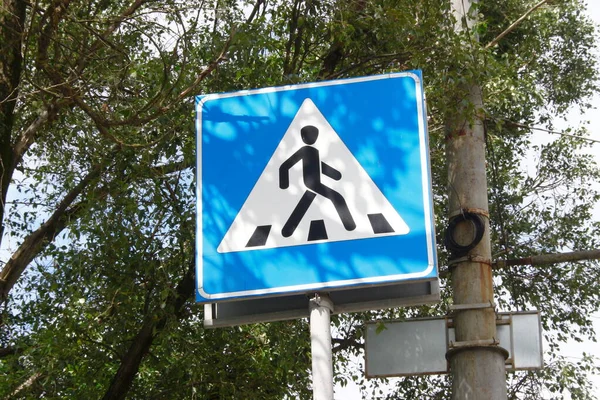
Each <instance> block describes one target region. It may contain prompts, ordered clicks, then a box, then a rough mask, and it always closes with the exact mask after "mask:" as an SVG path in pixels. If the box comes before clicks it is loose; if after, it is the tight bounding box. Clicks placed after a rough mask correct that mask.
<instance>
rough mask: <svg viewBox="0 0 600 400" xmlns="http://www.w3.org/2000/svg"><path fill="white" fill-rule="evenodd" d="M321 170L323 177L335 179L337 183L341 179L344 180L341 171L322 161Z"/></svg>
mask: <svg viewBox="0 0 600 400" xmlns="http://www.w3.org/2000/svg"><path fill="white" fill-rule="evenodd" d="M321 170H322V171H323V175H327V176H328V177H330V178H331V179H334V180H336V181H339V180H340V179H342V173H341V172H340V171H338V170H337V169H335V168H333V167H332V166H330V165H327V164H325V163H324V162H322V161H321Z"/></svg>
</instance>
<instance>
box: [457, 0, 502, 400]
mask: <svg viewBox="0 0 600 400" xmlns="http://www.w3.org/2000/svg"><path fill="white" fill-rule="evenodd" d="M473 3H474V1H472V0H452V6H453V9H454V13H455V16H456V19H457V21H458V22H459V23H460V24H461V25H466V27H467V29H468V28H470V27H471V26H472V23H473V20H472V19H471V18H470V16H469V14H468V12H469V10H470V9H471V6H472V4H473ZM465 23H466V24H465ZM457 28H458V29H462V26H461V27H457ZM468 85H469V86H466V87H465V89H466V92H467V100H468V101H469V102H470V103H471V104H472V105H473V106H474V109H475V112H476V114H475V115H472V116H471V119H470V118H468V116H466V115H465V110H461V109H459V110H457V112H456V114H455V115H456V116H455V117H454V120H451V121H447V124H446V127H447V137H448V139H447V143H446V156H447V162H448V184H449V189H448V190H449V192H448V193H449V195H448V203H449V204H448V206H449V213H450V215H449V218H450V220H451V221H452V219H453V218H461V217H462V218H461V219H460V220H459V221H461V222H458V223H457V224H455V227H454V232H452V233H453V239H454V240H455V241H456V242H457V243H459V244H460V245H462V244H465V245H466V244H467V243H470V242H473V243H474V242H475V241H474V240H473V238H474V230H475V229H476V226H475V224H474V223H472V221H469V220H468V219H466V218H464V216H465V215H466V214H468V215H470V216H471V217H473V218H474V219H475V220H477V221H479V222H480V223H481V226H480V227H479V230H483V236H482V237H481V239H480V241H479V242H478V244H476V245H475V247H473V248H471V249H470V250H466V254H460V255H459V256H455V257H453V259H452V260H451V261H450V269H451V271H452V287H453V290H454V294H453V300H454V316H453V320H454V329H455V334H456V342H455V343H454V344H453V346H452V347H451V348H450V350H449V351H448V353H447V354H446V357H447V359H448V360H449V362H450V369H451V373H452V379H453V381H452V398H453V399H455V400H463V399H465V400H466V399H469V400H473V399H481V400H505V399H506V398H507V389H506V370H505V359H506V357H507V355H508V353H507V352H506V350H504V349H502V348H501V347H499V346H498V342H497V340H496V339H497V337H498V336H497V334H496V314H495V309H494V303H493V301H494V292H493V281H492V267H491V257H492V255H491V244H490V236H489V216H488V197H487V178H486V165H485V163H486V161H485V136H484V129H483V121H482V120H481V119H480V115H482V114H481V110H482V109H483V100H482V97H481V89H480V87H479V86H478V85H477V82H469V83H468Z"/></svg>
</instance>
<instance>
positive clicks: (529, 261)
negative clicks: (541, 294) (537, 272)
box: [492, 250, 600, 268]
mask: <svg viewBox="0 0 600 400" xmlns="http://www.w3.org/2000/svg"><path fill="white" fill-rule="evenodd" d="M583 260H600V250H587V251H573V252H570V253H554V254H541V255H537V256H532V257H525V258H517V259H515V260H498V261H496V262H495V263H493V264H492V266H493V267H495V268H506V267H512V266H515V265H531V266H534V267H535V266H538V265H546V264H558V263H564V262H573V261H583Z"/></svg>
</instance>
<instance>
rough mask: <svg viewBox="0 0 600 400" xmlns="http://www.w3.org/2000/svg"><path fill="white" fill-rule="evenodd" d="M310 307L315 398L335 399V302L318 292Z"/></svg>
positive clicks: (318, 399) (323, 399) (316, 399)
mask: <svg viewBox="0 0 600 400" xmlns="http://www.w3.org/2000/svg"><path fill="white" fill-rule="evenodd" d="M309 308H310V350H311V353H312V372H313V399H314V400H333V361H332V360H333V356H332V349H331V312H332V311H333V303H332V302H331V299H330V298H329V296H327V295H321V294H318V293H316V294H315V295H314V297H313V298H311V299H310V301H309Z"/></svg>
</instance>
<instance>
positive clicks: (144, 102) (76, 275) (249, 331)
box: [0, 0, 600, 399]
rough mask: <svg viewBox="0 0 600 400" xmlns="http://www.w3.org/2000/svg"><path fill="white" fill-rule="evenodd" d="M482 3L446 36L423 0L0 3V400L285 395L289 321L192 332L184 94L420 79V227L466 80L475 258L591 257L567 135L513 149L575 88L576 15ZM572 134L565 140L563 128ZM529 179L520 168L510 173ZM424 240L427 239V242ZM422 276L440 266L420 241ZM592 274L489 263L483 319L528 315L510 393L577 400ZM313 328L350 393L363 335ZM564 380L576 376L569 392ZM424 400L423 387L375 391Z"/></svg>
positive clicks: (584, 79) (585, 78)
mask: <svg viewBox="0 0 600 400" xmlns="http://www.w3.org/2000/svg"><path fill="white" fill-rule="evenodd" d="M535 3H538V1H532V0H518V1H517V0H499V1H494V2H491V1H490V2H488V1H482V2H480V5H479V6H478V7H477V8H476V9H474V10H472V12H473V13H475V15H477V16H478V18H477V20H478V22H477V24H476V25H475V26H474V27H473V29H472V30H470V31H469V32H468V34H458V33H456V32H455V30H454V26H455V23H456V21H455V20H454V18H453V17H452V13H451V11H450V4H449V1H446V0H427V1H422V0H408V1H407V0H403V1H400V0H350V1H347V0H293V1H284V0H281V1H278V0H272V1H266V0H252V1H245V0H206V1H201V0H196V1H180V0H168V1H153V0H97V1H95V0H91V1H77V0H36V1H34V2H26V1H23V0H4V1H3V2H2V7H1V8H0V160H1V163H0V177H1V179H0V188H1V191H0V193H1V198H0V200H1V201H0V223H1V225H0V240H1V245H2V247H1V249H2V253H0V255H1V259H0V267H1V268H2V271H1V272H0V279H1V280H0V295H1V297H2V301H3V309H2V314H1V321H0V323H1V331H0V347H1V348H2V349H1V352H0V357H1V358H0V374H2V378H3V379H1V382H0V395H2V396H3V397H10V398H35V397H44V398H99V397H104V398H107V399H109V398H110V399H112V398H115V399H116V398H124V397H125V396H128V397H129V398H143V399H152V398H157V399H158V398H208V399H212V398H260V399H263V398H264V399H269V398H273V399H280V398H286V397H287V398H308V397H310V390H309V388H310V381H309V368H310V362H309V359H310V354H309V343H308V333H307V330H308V329H307V326H306V325H307V324H306V321H291V322H280V323H272V324H257V325H251V326H244V327H237V328H228V329H218V330H206V329H204V328H203V327H202V313H203V310H202V308H201V307H199V306H198V305H196V304H194V302H193V292H194V257H195V252H194V246H195V226H194V215H195V201H196V199H195V172H194V165H195V133H194V114H193V112H194V111H193V96H194V95H198V94H207V93H214V92H224V91H232V90H238V89H249V88H257V87H265V86H273V85H284V84H290V83H298V82H309V81H315V80H323V79H337V78H344V77H351V76H362V75H369V74H376V73H386V72H395V71H401V70H406V69H416V68H418V69H422V70H423V73H424V77H425V84H426V93H427V98H428V119H429V120H428V123H429V134H430V152H431V162H432V174H433V178H434V179H433V181H434V182H433V191H434V199H435V211H436V221H437V224H438V227H437V231H438V232H443V230H444V225H445V217H444V216H445V215H447V209H446V198H447V191H448V189H447V180H446V172H445V162H446V160H445V155H444V143H445V137H444V129H443V127H444V122H445V121H446V120H448V119H449V118H450V117H451V116H452V115H453V114H454V113H456V110H457V108H458V106H459V105H460V106H461V107H460V108H461V109H466V110H467V112H472V111H473V108H472V107H470V106H469V104H465V98H466V96H465V95H466V94H465V93H464V91H463V90H464V89H463V88H464V87H465V86H464V83H465V82H472V81H476V82H478V83H479V85H480V87H481V90H482V94H483V99H484V115H479V114H477V115H475V114H474V113H472V114H471V115H470V116H469V117H470V118H471V119H473V118H482V119H483V120H484V121H485V126H486V137H487V139H486V140H487V149H488V171H487V173H488V181H489V195H490V220H491V229H492V232H491V234H492V241H493V243H492V245H493V252H494V257H497V258H518V257H522V256H527V255H532V254H539V253H553V252H560V251H565V250H567V249H568V250H589V249H597V248H599V246H600V224H599V223H598V222H594V221H593V218H592V209H593V206H594V205H595V204H596V203H597V201H598V199H599V195H598V193H597V192H596V191H595V190H593V188H591V187H590V184H589V183H590V182H598V181H599V178H600V174H599V172H598V170H597V168H596V166H595V164H594V162H593V159H592V158H591V156H590V155H589V153H585V152H582V149H585V148H586V146H587V143H588V142H586V141H585V140H581V139H574V138H569V137H561V138H559V139H558V140H555V141H552V142H550V143H548V144H542V145H535V144H534V143H533V141H532V140H533V133H532V132H533V131H532V130H531V129H529V128H528V127H529V126H532V125H543V126H546V127H548V128H552V123H553V120H554V119H555V118H556V117H557V116H558V117H560V116H564V115H566V112H568V111H569V110H571V109H572V108H574V107H583V108H585V107H587V106H589V104H588V102H589V99H590V96H591V95H592V94H593V93H594V92H595V91H596V90H597V64H596V59H595V57H594V53H593V52H594V49H595V41H596V36H595V35H596V34H595V29H594V27H593V26H592V24H591V22H590V21H589V20H588V19H587V18H586V17H585V16H584V4H583V2H582V1H580V0H565V1H548V2H546V4H544V5H542V6H541V7H539V8H538V9H536V10H535V11H533V12H531V14H530V15H529V16H528V17H527V18H525V19H524V20H523V21H522V22H521V23H519V24H518V25H517V26H516V27H515V28H514V29H512V30H511V31H510V32H508V34H507V35H505V36H503V37H502V38H501V39H500V40H498V43H497V44H494V45H490V46H487V44H489V43H493V41H494V39H496V38H498V37H499V35H500V34H501V33H502V32H504V31H505V30H506V29H507V28H508V27H509V26H510V25H511V24H512V23H513V22H514V21H516V20H518V19H519V18H520V17H521V16H523V15H524V14H525V13H527V11H528V10H530V9H531V8H532V7H533V6H534V5H535ZM572 133H576V134H577V135H580V136H585V135H586V132H583V131H581V132H572ZM532 155H533V156H534V157H535V160H536V163H537V164H536V165H535V166H534V167H533V168H531V167H529V169H528V167H527V166H526V165H524V164H523V162H522V160H523V159H524V158H526V157H531V156H532ZM438 242H439V243H441V240H438ZM438 253H439V255H440V265H442V266H443V265H445V261H446V254H445V251H444V249H443V248H440V249H439V252H438ZM599 275H600V272H599V268H598V263H597V262H592V261H590V262H584V263H569V264H558V265H553V266H549V267H544V268H534V267H518V268H508V269H503V270H499V271H498V272H497V278H496V282H497V283H498V286H497V298H498V303H499V304H500V305H501V307H502V308H503V309H504V310H512V311H514V310H523V309H532V308H537V309H539V310H541V311H542V316H543V326H544V329H545V332H546V335H547V337H548V339H549V343H550V349H549V353H548V356H547V357H549V360H550V362H549V363H548V367H547V369H545V370H543V371H541V372H537V373H519V374H515V375H511V377H510V379H509V381H510V384H511V386H510V393H511V396H513V397H514V398H539V397H543V396H545V397H549V396H552V394H551V393H554V394H555V395H558V396H560V395H561V393H562V392H563V391H565V390H569V391H571V392H572V393H573V394H574V395H576V396H578V397H579V398H586V397H589V396H590V387H589V386H587V385H586V384H585V374H586V373H589V372H590V371H589V368H591V367H590V365H593V363H594V361H593V360H590V359H585V360H584V362H582V363H580V364H578V365H577V364H569V363H565V361H564V360H561V359H559V358H558V349H559V346H560V343H563V342H564V341H565V340H567V339H568V338H576V339H581V338H584V337H589V336H592V335H593V330H592V324H591V320H590V314H591V313H592V312H597V311H598V309H600V293H599V289H598V287H597V285H596V282H597V281H598V278H599ZM442 287H443V289H444V293H443V295H444V300H443V301H442V302H441V303H440V304H438V305H436V306H434V307H417V308H411V309H396V310H385V311H381V312H371V313H362V314H354V315H349V316H341V317H339V318H336V319H335V323H336V326H337V329H336V335H337V337H336V338H335V339H334V351H335V357H336V361H337V362H336V369H337V371H336V379H337V380H338V381H339V382H347V381H348V380H349V379H354V380H357V381H359V382H360V381H362V378H361V377H360V374H361V373H360V371H359V372H357V371H356V369H355V368H352V367H351V365H350V364H351V363H350V361H349V360H352V359H353V358H354V357H359V356H360V354H361V343H362V324H363V322H364V321H365V320H368V319H371V318H385V317H395V318H398V317H408V316H416V315H428V316H432V315H442V314H444V313H446V312H447V306H448V303H449V301H450V300H449V298H450V295H449V293H448V291H449V289H448V288H449V285H448V286H446V284H445V281H442ZM582 379H583V380H582ZM379 385H380V382H379V381H374V382H371V384H370V385H367V386H368V387H369V388H370V389H368V388H367V387H365V390H366V391H367V390H371V389H373V390H375V394H374V396H376V397H384V396H385V394H383V393H384V392H385V391H389V392H390V393H389V396H388V397H389V398H398V397H400V398H417V397H419V398H424V397H431V398H444V397H446V396H447V395H448V390H449V387H450V386H449V384H448V379H447V378H446V377H435V378H412V379H403V380H400V381H398V382H397V385H395V386H394V385H392V386H391V388H390V387H388V388H386V389H385V391H384V390H383V389H382V394H378V393H379V392H378V390H379V389H378V387H379Z"/></svg>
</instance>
